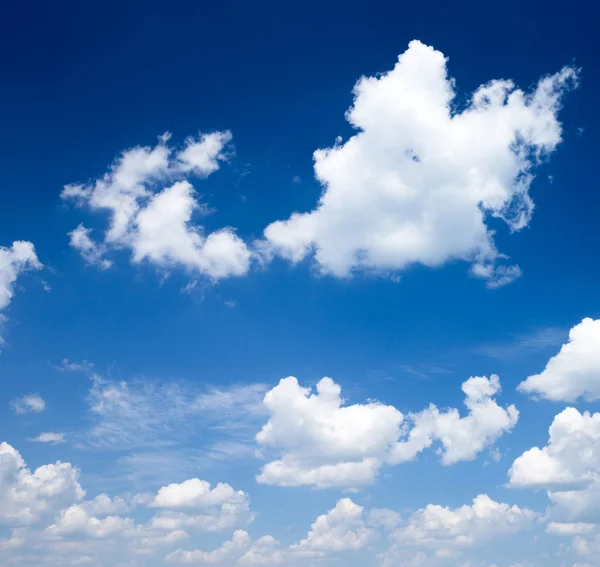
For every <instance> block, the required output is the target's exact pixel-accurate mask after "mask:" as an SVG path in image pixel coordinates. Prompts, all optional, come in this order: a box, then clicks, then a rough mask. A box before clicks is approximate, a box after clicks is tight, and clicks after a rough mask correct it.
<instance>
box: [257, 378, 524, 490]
mask: <svg viewBox="0 0 600 567" xmlns="http://www.w3.org/2000/svg"><path fill="white" fill-rule="evenodd" d="M462 388H463V391H464V393H465V394H466V400H465V405H466V406H467V409H468V410H469V414H468V415H467V416H465V417H460V414H459V412H458V410H457V409H453V408H452V409H449V410H445V411H440V410H439V409H438V408H437V407H436V406H435V405H433V404H431V405H430V406H429V407H428V408H427V409H425V410H423V411H422V412H420V413H415V414H410V416H408V419H407V420H406V422H405V418H404V416H403V415H402V413H401V412H400V411H398V410H397V409H396V408H394V407H393V406H388V405H384V404H381V403H379V402H374V401H370V402H368V403H366V404H353V405H344V400H343V399H342V397H341V388H340V386H339V385H338V384H336V383H335V382H334V381H333V380H331V378H323V379H322V380H321V381H319V383H318V384H317V386H316V393H312V392H311V389H310V388H302V387H301V386H300V385H299V384H298V380H297V379H296V378H294V377H289V378H284V379H282V380H281V381H280V382H279V384H278V385H277V386H276V387H274V388H273V389H272V390H270V391H269V392H268V393H267V394H266V396H265V399H264V403H265V406H266V407H267V409H268V410H269V412H270V418H269V420H268V422H267V423H266V424H265V425H264V426H263V428H262V430H261V431H260V432H259V433H258V434H257V436H256V440H257V442H258V443H259V444H260V445H261V446H262V447H263V448H264V449H265V451H266V452H269V451H275V452H276V453H278V455H279V456H280V458H277V459H275V460H273V461H270V462H268V463H267V464H266V465H265V466H264V467H263V468H262V470H261V471H260V473H259V475H258V476H257V480H258V482H261V483H265V484H276V485H280V486H302V485H308V486H313V487H316V488H328V487H333V486H340V487H349V488H355V487H357V486H360V485H362V484H367V483H370V482H372V481H373V480H374V479H375V477H376V476H377V474H378V473H379V470H380V468H381V467H382V466H383V465H384V464H385V463H386V462H387V463H389V464H398V463H401V462H404V461H409V460H412V459H414V458H415V457H416V456H417V455H418V454H419V453H420V452H421V451H423V450H424V449H426V448H428V447H431V446H432V444H433V443H434V442H436V441H439V442H440V443H441V445H442V449H441V451H440V452H441V454H442V462H443V463H444V464H447V465H449V464H453V463H456V462H458V461H464V460H471V459H474V458H475V457H476V456H477V455H478V454H479V453H480V452H481V451H482V450H483V449H484V448H486V447H492V446H493V444H494V442H495V441H496V440H497V438H498V437H499V436H500V435H502V434H503V433H505V432H508V431H510V430H511V429H512V428H513V427H514V426H515V424H516V423H517V420H518V415H519V413H518V411H517V409H516V408H515V407H514V406H509V407H508V408H507V409H504V408H502V407H500V406H499V405H498V404H497V402H496V401H495V399H494V397H493V396H495V395H496V394H497V393H498V392H499V391H500V382H499V379H498V377H497V376H491V377H490V378H489V379H488V378H485V377H473V378H469V380H467V381H466V382H464V383H463V386H462ZM409 423H412V428H411V427H409ZM403 424H404V426H403Z"/></svg>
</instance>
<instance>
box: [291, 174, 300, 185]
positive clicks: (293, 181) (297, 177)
mask: <svg viewBox="0 0 600 567" xmlns="http://www.w3.org/2000/svg"><path fill="white" fill-rule="evenodd" d="M292 183H302V179H300V176H299V175H296V176H294V179H292Z"/></svg>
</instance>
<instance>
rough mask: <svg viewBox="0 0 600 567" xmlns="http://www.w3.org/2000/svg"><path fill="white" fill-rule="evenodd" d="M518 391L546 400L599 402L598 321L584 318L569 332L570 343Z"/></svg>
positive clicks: (520, 386) (523, 383) (599, 340)
mask: <svg viewBox="0 0 600 567" xmlns="http://www.w3.org/2000/svg"><path fill="white" fill-rule="evenodd" d="M519 390H520V391H521V392H525V393H528V394H536V395H539V396H541V397H542V398H545V399H547V400H553V401H567V402H573V401H575V400H577V399H578V398H584V399H585V400H587V401H594V400H598V399H600V319H599V320H594V319H590V318H587V319H584V320H583V321H582V322H581V323H579V324H578V325H575V327H573V328H572V329H571V330H570V331H569V342H567V343H566V344H564V345H563V346H562V348H561V349H560V352H559V353H558V354H557V355H556V356H554V357H552V358H551V359H550V360H549V361H548V364H547V365H546V368H545V369H544V370H543V371H542V372H541V373H540V374H535V375H533V376H529V378H527V380H525V381H524V382H522V383H521V384H519Z"/></svg>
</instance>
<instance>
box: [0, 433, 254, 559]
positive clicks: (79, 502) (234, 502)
mask: <svg viewBox="0 0 600 567" xmlns="http://www.w3.org/2000/svg"><path fill="white" fill-rule="evenodd" d="M85 495H86V493H85V491H84V490H83V488H82V487H81V485H80V484H79V471H78V469H76V468H74V467H73V466H72V465H71V464H70V463H61V462H57V463H55V464H48V465H43V466H40V467H38V468H37V469H36V470H35V471H33V472H31V471H30V470H29V469H28V468H27V467H26V465H25V462H24V461H23V458H22V457H21V455H20V453H19V452H18V451H17V450H16V449H14V448H13V447H12V446H11V445H8V444H7V443H1V444H0V501H1V502H2V506H0V526H2V527H6V528H8V529H10V530H12V535H11V537H10V538H6V539H0V563H2V564H8V563H10V561H13V560H19V561H21V562H23V561H25V562H26V564H31V565H33V564H39V563H40V561H42V559H41V558H42V557H43V558H44V559H43V561H44V562H47V563H50V564H54V563H55V564H62V565H64V564H67V563H72V562H75V563H77V562H86V563H87V562H89V563H91V564H94V565H103V566H107V567H108V566H111V567H112V566H114V565H115V564H116V563H115V562H116V561H117V558H119V557H120V558H124V557H131V558H134V557H136V556H139V555H143V556H149V557H150V558H151V560H152V561H155V560H156V559H157V558H158V557H157V555H156V554H157V553H158V550H159V549H160V548H163V547H170V548H171V549H172V548H173V547H174V546H175V545H177V544H180V543H181V542H182V541H183V540H185V539H187V538H188V537H189V534H190V533H191V534H193V533H202V532H211V533H214V532H219V531H224V530H231V529H236V528H237V527H238V526H241V525H248V524H249V523H251V522H252V521H253V519H254V514H253V513H252V512H251V511H250V506H249V498H248V495H247V494H246V493H244V492H243V491H236V490H234V489H233V488H232V487H231V486H229V485H228V484H223V483H221V484H218V485H216V486H215V487H214V488H211V487H210V485H209V484H208V483H207V482H206V481H202V480H200V479H190V480H187V481H185V482H183V483H181V484H171V485H169V486H164V487H162V488H160V489H159V490H158V491H157V492H156V493H154V494H137V495H130V494H129V495H125V496H112V497H111V496H109V495H108V494H105V493H102V494H99V495H97V496H96V497H95V498H93V499H89V500H85V499H84V498H85ZM136 508H143V509H144V510H145V511H146V512H145V513H144V514H142V517H143V516H145V515H147V513H148V512H150V513H151V514H152V515H151V517H150V518H149V519H147V520H145V521H144V522H140V521H139V520H138V519H136V518H134V517H133V516H132V514H133V512H134V511H135V509H136ZM262 543H263V544H264V543H265V542H262ZM261 545H262V544H261ZM256 551H257V552H258V551H259V548H257V550H256ZM15 553H16V555H14V554H15ZM163 557H164V555H163Z"/></svg>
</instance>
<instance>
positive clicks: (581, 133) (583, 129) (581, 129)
mask: <svg viewBox="0 0 600 567" xmlns="http://www.w3.org/2000/svg"><path fill="white" fill-rule="evenodd" d="M584 132H585V128H577V135H578V136H581V135H583V133H584Z"/></svg>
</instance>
